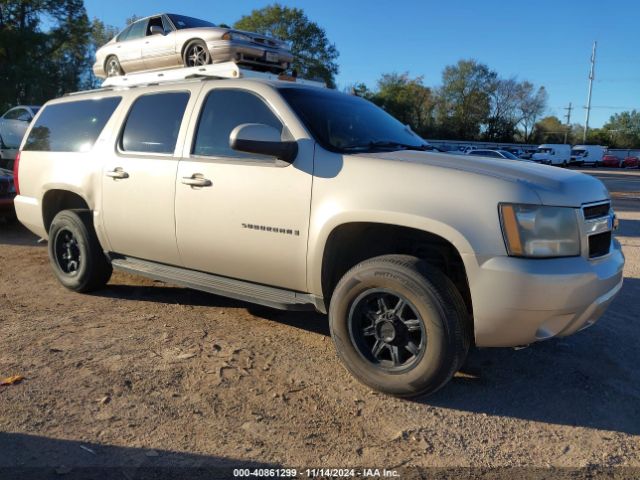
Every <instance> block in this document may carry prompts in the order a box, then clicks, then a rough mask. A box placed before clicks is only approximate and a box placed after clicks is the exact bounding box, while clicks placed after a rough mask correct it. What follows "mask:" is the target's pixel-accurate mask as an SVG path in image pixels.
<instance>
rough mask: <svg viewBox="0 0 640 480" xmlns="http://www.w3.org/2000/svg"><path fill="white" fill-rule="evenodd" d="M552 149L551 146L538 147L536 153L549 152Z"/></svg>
mask: <svg viewBox="0 0 640 480" xmlns="http://www.w3.org/2000/svg"><path fill="white" fill-rule="evenodd" d="M552 151H553V149H552V148H539V149H538V153H551V152H552Z"/></svg>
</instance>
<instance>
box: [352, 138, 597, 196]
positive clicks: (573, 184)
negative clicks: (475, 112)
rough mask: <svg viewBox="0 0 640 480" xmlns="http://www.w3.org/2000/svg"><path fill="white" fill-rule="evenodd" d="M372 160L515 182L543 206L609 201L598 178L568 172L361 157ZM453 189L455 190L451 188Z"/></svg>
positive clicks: (500, 163)
mask: <svg viewBox="0 0 640 480" xmlns="http://www.w3.org/2000/svg"><path fill="white" fill-rule="evenodd" d="M361 155H364V156H367V157H369V158H377V159H380V160H388V161H395V162H411V163H414V164H415V163H418V164H423V165H424V166H425V167H429V168H439V169H440V168H444V169H449V170H452V171H455V170H459V171H460V173H461V174H462V173H467V174H468V173H471V174H477V175H484V176H489V177H494V178H498V179H501V180H504V181H508V182H515V183H519V184H522V185H526V186H527V187H529V188H531V189H532V190H533V191H534V192H535V193H536V194H537V195H538V197H539V198H540V202H541V203H542V204H543V205H556V206H567V207H580V206H582V205H584V204H587V203H593V202H598V201H602V200H608V199H609V192H608V191H607V189H606V187H605V186H604V184H603V183H602V182H601V181H600V180H598V179H597V178H594V177H591V176H590V175H585V174H584V173H580V172H576V171H572V170H568V169H565V168H559V167H552V166H548V165H539V164H537V163H534V162H523V161H519V160H504V159H492V158H485V157H470V156H466V155H451V154H444V153H432V152H419V151H399V152H385V153H366V154H361ZM452 187H453V188H454V187H455V186H454V185H452Z"/></svg>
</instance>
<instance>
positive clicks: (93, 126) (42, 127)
mask: <svg viewBox="0 0 640 480" xmlns="http://www.w3.org/2000/svg"><path fill="white" fill-rule="evenodd" d="M120 100H121V97H105V98H101V99H99V100H79V101H77V102H65V103H57V104H53V105H48V106H46V107H44V110H43V111H42V114H41V115H40V116H39V117H38V120H37V122H36V123H35V125H34V126H33V128H32V129H31V131H30V132H29V136H28V137H27V140H26V142H25V145H24V150H31V151H41V152H88V151H90V150H91V149H92V148H93V145H94V144H95V143H96V140H97V139H98V137H99V136H100V133H102V130H103V129H104V126H105V125H106V124H107V122H108V121H109V119H110V118H111V115H112V114H113V112H114V111H115V109H116V107H117V106H118V105H119V104H120Z"/></svg>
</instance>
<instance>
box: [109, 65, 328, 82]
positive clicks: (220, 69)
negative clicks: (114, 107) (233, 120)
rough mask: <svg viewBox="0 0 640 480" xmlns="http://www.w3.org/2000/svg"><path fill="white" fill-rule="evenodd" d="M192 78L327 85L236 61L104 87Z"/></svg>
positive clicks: (119, 79) (139, 75)
mask: <svg viewBox="0 0 640 480" xmlns="http://www.w3.org/2000/svg"><path fill="white" fill-rule="evenodd" d="M190 78H256V79H263V80H280V81H288V82H295V83H297V84H300V85H309V86H313V87H326V85H325V84H324V83H323V82H316V81H313V80H303V79H299V78H295V77H291V76H287V75H277V74H274V73H267V72H256V71H254V70H249V69H246V68H240V67H239V66H238V65H237V64H236V63H234V62H224V63H214V64H211V65H202V66H199V67H187V68H174V69H171V70H162V71H156V72H141V73H132V74H129V75H122V76H118V77H108V78H107V79H106V80H105V81H104V82H103V83H102V87H103V88H106V87H133V86H139V85H149V84H158V83H164V82H176V81H180V80H187V79H190Z"/></svg>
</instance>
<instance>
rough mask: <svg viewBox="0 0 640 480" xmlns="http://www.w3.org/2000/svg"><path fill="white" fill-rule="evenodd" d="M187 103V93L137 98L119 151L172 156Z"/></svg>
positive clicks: (156, 94) (155, 94) (128, 118)
mask: <svg viewBox="0 0 640 480" xmlns="http://www.w3.org/2000/svg"><path fill="white" fill-rule="evenodd" d="M188 102H189V93H187V92H170V93H152V94H150V95H143V96H142V97H140V98H138V99H137V100H136V101H135V102H134V104H133V106H132V107H131V111H130V112H129V116H128V117H127V122H126V123H125V126H124V130H123V132H122V141H121V143H120V147H121V148H122V150H124V151H125V152H144V153H165V154H166V153H173V151H174V150H175V149H176V142H177V140H178V132H180V125H181V124H182V117H183V116H184V111H185V109H186V108H187V103H188Z"/></svg>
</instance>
